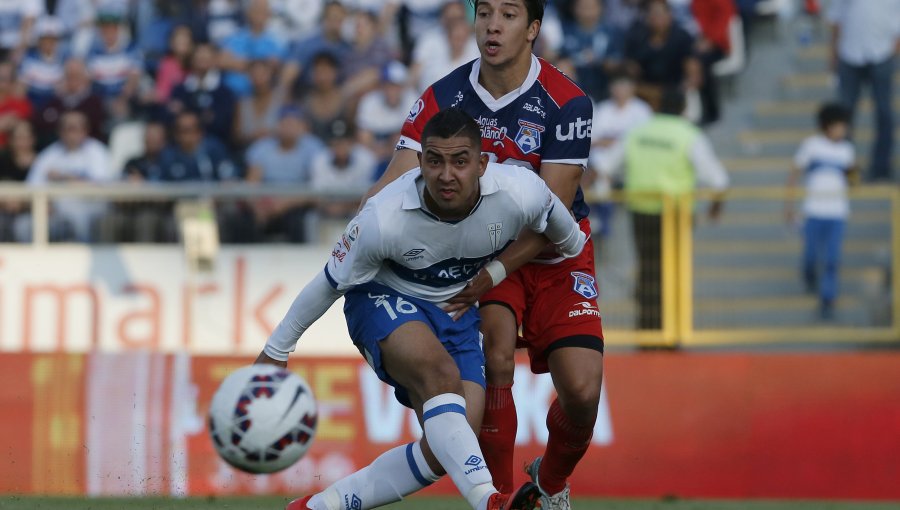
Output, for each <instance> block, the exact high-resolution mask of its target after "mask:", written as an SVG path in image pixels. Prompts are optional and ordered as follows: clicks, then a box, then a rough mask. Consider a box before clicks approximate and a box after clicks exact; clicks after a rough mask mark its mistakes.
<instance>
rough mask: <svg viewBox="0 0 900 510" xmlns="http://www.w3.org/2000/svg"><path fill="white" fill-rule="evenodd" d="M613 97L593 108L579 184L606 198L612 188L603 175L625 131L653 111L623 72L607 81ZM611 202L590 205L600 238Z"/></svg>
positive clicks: (605, 230)
mask: <svg viewBox="0 0 900 510" xmlns="http://www.w3.org/2000/svg"><path fill="white" fill-rule="evenodd" d="M610 92H611V93H612V97H611V98H610V99H607V100H606V101H603V102H601V103H600V104H598V105H597V106H596V107H595V108H594V119H593V123H592V126H591V152H590V158H589V160H588V167H587V171H586V172H585V173H584V178H583V180H582V185H583V186H584V188H585V189H590V190H592V191H593V192H594V194H595V195H596V196H597V197H599V198H608V197H609V194H610V191H611V190H612V180H611V179H610V176H608V175H605V174H603V170H604V169H605V168H608V167H609V164H608V161H609V160H610V158H612V157H615V154H616V152H617V151H620V150H621V147H620V146H621V144H622V143H623V142H624V140H625V137H626V136H627V135H628V133H629V132H630V131H631V130H632V129H634V128H636V127H638V126H640V125H642V124H644V123H645V122H647V121H648V120H650V118H651V117H653V110H651V109H650V106H649V105H647V103H645V102H644V101H643V100H641V99H639V98H637V97H635V95H634V93H635V89H634V80H632V79H631V77H630V76H629V75H628V74H626V73H619V74H615V75H613V77H612V79H611V82H610ZM613 210H614V207H613V204H612V203H610V202H607V201H604V202H601V203H599V204H597V205H596V206H592V207H591V211H592V212H596V214H597V216H598V219H599V220H600V221H599V224H600V227H599V228H596V229H594V230H595V231H596V232H598V233H599V235H600V236H601V237H603V236H606V235H608V234H609V227H610V224H611V221H612V213H613Z"/></svg>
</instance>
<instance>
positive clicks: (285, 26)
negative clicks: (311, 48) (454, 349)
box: [269, 0, 324, 44]
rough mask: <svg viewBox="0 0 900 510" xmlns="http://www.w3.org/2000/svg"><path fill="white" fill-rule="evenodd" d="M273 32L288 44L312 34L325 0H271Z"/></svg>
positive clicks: (270, 21) (271, 26)
mask: <svg viewBox="0 0 900 510" xmlns="http://www.w3.org/2000/svg"><path fill="white" fill-rule="evenodd" d="M270 3H271V5H270V7H271V9H272V18H271V19H270V20H269V25H270V28H271V29H272V32H273V33H274V34H275V35H276V36H277V37H278V38H279V39H281V40H282V41H285V42H286V43H288V44H292V43H295V42H297V41H299V40H302V39H305V38H307V37H309V36H311V35H312V34H313V33H314V32H315V28H316V24H317V23H318V21H319V19H320V18H321V16H322V8H323V7H324V1H323V0H271V2H270Z"/></svg>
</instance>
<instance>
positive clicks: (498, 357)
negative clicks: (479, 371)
mask: <svg viewBox="0 0 900 510" xmlns="http://www.w3.org/2000/svg"><path fill="white" fill-rule="evenodd" d="M484 358H485V368H484V373H485V378H486V379H487V383H488V384H490V385H491V386H506V385H509V384H512V382H513V374H514V373H515V371H516V360H515V352H512V353H509V352H505V351H503V350H500V349H494V350H491V351H489V350H487V349H485V353H484Z"/></svg>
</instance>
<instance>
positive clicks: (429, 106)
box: [396, 87, 440, 152]
mask: <svg viewBox="0 0 900 510" xmlns="http://www.w3.org/2000/svg"><path fill="white" fill-rule="evenodd" d="M438 111H440V107H439V106H438V103H437V99H435V97H434V91H433V90H432V88H431V87H428V89H427V90H426V91H425V93H424V94H422V97H420V98H419V99H417V100H416V102H415V104H413V106H412V108H410V110H409V115H408V116H407V117H406V121H405V122H404V123H403V128H401V130H400V141H398V142H397V147H396V148H397V149H412V150H414V151H416V152H422V130H424V129H425V124H426V123H427V122H428V120H429V119H431V117H433V116H434V114H436V113H437V112H438Z"/></svg>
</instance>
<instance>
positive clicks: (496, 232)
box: [488, 223, 503, 253]
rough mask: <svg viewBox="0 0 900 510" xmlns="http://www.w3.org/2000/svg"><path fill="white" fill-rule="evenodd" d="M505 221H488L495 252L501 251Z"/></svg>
mask: <svg viewBox="0 0 900 510" xmlns="http://www.w3.org/2000/svg"><path fill="white" fill-rule="evenodd" d="M502 234H503V223H488V235H489V236H490V237H491V248H492V249H493V250H494V253H496V252H498V251H500V244H501V243H502V241H503V239H502V237H501V235H502Z"/></svg>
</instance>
